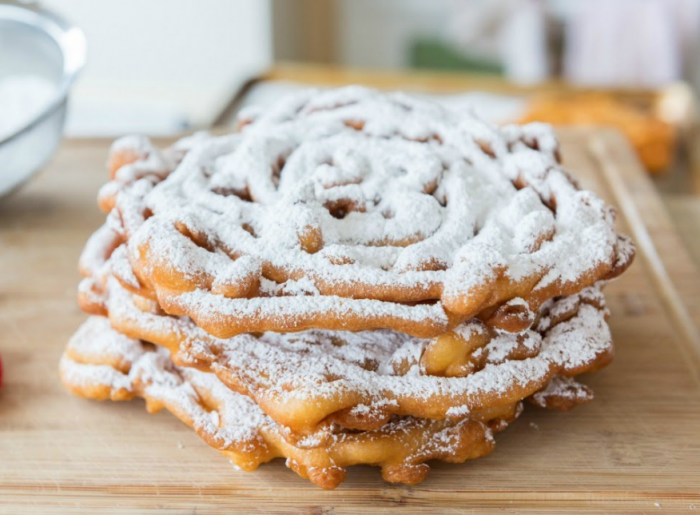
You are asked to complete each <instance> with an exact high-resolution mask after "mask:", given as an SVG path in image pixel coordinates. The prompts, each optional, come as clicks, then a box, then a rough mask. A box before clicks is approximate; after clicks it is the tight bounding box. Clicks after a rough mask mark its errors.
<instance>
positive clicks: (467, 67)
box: [410, 39, 503, 75]
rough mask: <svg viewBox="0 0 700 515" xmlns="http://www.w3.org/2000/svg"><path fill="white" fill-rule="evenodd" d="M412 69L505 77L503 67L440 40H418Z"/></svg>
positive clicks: (411, 58)
mask: <svg viewBox="0 0 700 515" xmlns="http://www.w3.org/2000/svg"><path fill="white" fill-rule="evenodd" d="M410 63H411V67H412V68H420V69H429V70H459V71H469V72H478V73H483V74H490V75H503V66H501V64H500V63H497V62H495V61H491V60H487V59H484V58H482V57H477V56H470V55H468V54H465V53H464V52H462V51H459V50H457V49H455V48H454V47H452V46H451V45H450V44H449V43H446V42H444V41H441V40H439V39H418V40H416V41H415V42H414V43H413V44H412V45H411V50H410Z"/></svg>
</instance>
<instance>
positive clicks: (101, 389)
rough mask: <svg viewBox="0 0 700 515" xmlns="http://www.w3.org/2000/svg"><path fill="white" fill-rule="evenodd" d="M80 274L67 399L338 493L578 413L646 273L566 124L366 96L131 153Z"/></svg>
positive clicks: (247, 118) (339, 95) (118, 160)
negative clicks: (80, 320)
mask: <svg viewBox="0 0 700 515" xmlns="http://www.w3.org/2000/svg"><path fill="white" fill-rule="evenodd" d="M109 168H110V173H111V180H110V181H109V182H108V183H107V184H106V185H105V186H104V187H103V188H102V190H101V191H100V195H99V203H100V206H101V208H102V209H103V210H104V211H105V212H107V213H108V214H107V221H106V223H105V225H104V226H103V227H102V228H100V229H99V230H98V231H97V232H96V233H95V234H94V235H93V236H92V237H91V238H90V240H89V242H88V243H87V245H86V248H85V250H84V252H83V255H82V257H81V261H80V269H81V272H82V273H83V274H84V276H85V278H84V280H83V281H82V283H81V285H80V290H79V301H80V305H81V307H82V308H83V309H84V310H85V311H86V312H88V313H89V314H91V315H92V316H91V317H90V318H89V319H88V321H87V322H86V323H85V324H84V325H83V326H82V327H81V328H80V329H79V330H78V331H77V333H76V334H75V336H74V337H73V338H72V339H71V341H70V342H69V344H68V347H67V348H66V351H65V353H64V356H63V358H62V361H61V375H62V379H63V382H64V384H65V385H66V387H67V388H68V389H70V390H71V391H72V392H74V393H76V394H77V395H80V396H84V397H88V398H93V399H112V400H127V399H132V398H134V397H141V398H143V399H145V400H146V403H147V407H148V409H149V410H150V411H155V410H159V409H161V408H166V409H167V410H169V411H171V412H172V413H173V414H175V415H176V416H177V417H178V418H180V419H181V420H183V421H184V422H185V423H186V424H188V425H189V426H191V427H192V428H193V429H194V430H195V431H196V432H197V433H198V434H199V435H200V436H201V437H202V438H203V439H204V440H205V441H206V442H207V443H208V444H209V445H211V446H212V447H214V448H215V449H217V450H219V451H220V452H221V453H222V454H224V455H225V456H227V457H228V458H229V459H230V460H231V461H232V462H233V463H234V464H235V465H237V466H238V467H240V468H242V469H244V470H252V469H255V468H256V467H257V466H258V465H260V464H261V463H264V462H267V461H269V460H271V459H273V458H278V457H279V458H286V463H287V466H288V467H289V468H291V469H292V470H294V471H295V472H296V473H297V474H299V475H300V476H302V477H304V478H308V479H309V480H311V481H312V482H313V483H315V484H316V485H318V486H320V487H322V488H334V487H336V486H338V485H339V484H340V483H341V482H342V481H343V480H344V479H345V475H346V468H347V467H349V466H351V465H358V464H369V465H376V466H378V467H380V468H381V472H382V476H383V477H384V479H385V480H387V481H390V482H402V483H407V484H414V483H418V482H419V481H421V480H423V479H424V478H425V476H426V474H427V473H428V472H429V466H428V464H427V462H428V461H430V460H443V461H447V462H451V463H461V462H464V461H466V460H468V459H472V458H478V457H481V456H484V455H486V454H488V453H489V452H491V450H492V449H493V447H494V438H493V434H494V433H496V432H499V431H502V430H504V429H505V428H506V427H507V426H508V424H510V423H511V422H513V421H514V420H515V419H516V418H517V417H518V415H519V414H520V412H521V411H522V404H523V400H528V401H530V402H531V403H533V404H536V405H538V406H541V407H545V408H551V409H559V410H568V409H570V408H572V407H573V406H575V405H576V404H579V403H582V402H588V401H590V400H591V399H592V397H593V394H592V392H591V391H590V389H589V388H587V387H586V386H584V385H581V384H579V383H577V382H576V381H575V380H574V377H575V376H577V375H579V374H581V373H584V372H591V371H594V370H597V369H599V368H601V367H602V366H604V365H606V364H607V363H609V362H610V360H611V358H612V353H613V351H612V343H611V337H610V331H609V329H608V326H607V323H606V318H607V315H608V313H607V310H606V308H605V300H604V298H603V295H602V294H601V291H600V288H601V286H602V285H603V284H604V283H605V282H606V281H608V280H610V279H612V278H614V277H616V276H618V275H619V274H620V273H622V272H623V271H624V270H625V269H626V268H627V267H628V266H629V264H630V262H631V261H632V258H633V255H634V248H633V246H632V244H631V243H630V241H629V240H628V239H626V238H624V237H622V236H620V235H618V234H617V233H616V232H615V230H614V224H613V212H612V210H611V208H610V207H609V206H607V205H605V204H604V203H603V202H602V201H601V200H600V199H599V198H598V197H596V196H595V195H594V194H593V193H591V192H589V191H585V190H582V189H580V188H579V187H578V186H577V184H576V181H575V180H574V179H573V178H572V177H571V176H570V175H569V174H568V173H567V172H566V171H565V170H564V169H563V168H562V167H561V166H560V164H559V155H558V149H557V141H556V139H555V137H554V136H553V134H552V132H551V130H550V129H549V128H547V127H545V126H542V125H537V124H532V125H526V126H510V127H505V128H500V129H499V128H496V127H493V126H490V125H488V124H486V123H484V122H482V121H480V120H478V119H476V118H475V117H474V116H472V115H471V114H469V113H465V112H459V113H458V112H450V111H447V110H445V109H444V108H442V107H440V106H438V105H435V104H432V103H428V102H425V101H419V100H416V99H415V98H411V97H409V96H405V95H401V94H383V93H379V92H376V91H372V90H366V89H362V88H356V87H353V88H344V89H339V90H334V91H326V92H319V91H308V92H304V93H302V94H300V95H296V96H293V97H291V98H288V99H284V100H282V101H280V102H279V103H278V104H277V105H275V106H273V107H272V108H271V109H269V110H267V111H264V112H257V111H250V110H249V111H247V112H244V113H243V114H242V115H241V122H240V128H239V130H238V131H237V132H236V133H235V134H231V135H226V136H219V137H213V136H208V135H195V136H192V137H189V138H186V139H184V140H181V141H179V142H177V143H176V144H175V145H173V146H171V147H169V148H167V149H164V150H159V149H157V148H154V147H153V146H152V144H151V143H150V142H149V141H148V140H147V139H145V138H139V137H128V138H123V139H121V140H119V141H117V142H116V143H115V144H114V146H113V148H112V151H111V155H110V157H109Z"/></svg>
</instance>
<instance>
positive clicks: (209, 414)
mask: <svg viewBox="0 0 700 515" xmlns="http://www.w3.org/2000/svg"><path fill="white" fill-rule="evenodd" d="M60 371H61V379H62V381H63V384H64V385H65V386H66V387H67V388H68V389H69V390H70V391H71V392H73V393H74V394H76V395H79V396H81V397H87V398H91V399H98V400H105V399H112V400H116V401H122V400H129V399H132V398H134V397H142V398H144V399H145V400H146V407H147V409H148V410H149V411H150V412H156V411H159V410H160V409H162V408H166V409H167V410H168V411H170V412H172V413H173V414H174V415H175V416H176V417H178V418H179V419H180V420H182V421H183V422H185V423H186V424H187V425H188V426H190V427H192V428H194V430H195V431H196V432H197V434H198V435H199V436H200V437H202V439H204V440H205V441H206V442H207V443H208V444H209V445H211V446H212V447H214V448H215V449H217V450H219V451H220V452H221V454H223V455H224V456H226V457H227V458H229V459H230V460H231V462H232V463H233V464H234V465H236V466H238V467H240V468H241V469H243V470H246V471H251V470H254V469H256V468H257V467H258V466H259V465H260V464H261V463H265V462H267V461H270V460H272V459H274V458H286V460H287V466H288V467H289V468H291V469H292V470H294V471H295V472H296V473H297V474H299V475H300V476H301V477H303V478H308V479H309V480H310V481H311V482H312V483H314V484H316V485H318V486H320V487H321V488H326V489H332V488H335V487H337V486H338V485H339V484H340V483H342V482H343V481H344V479H345V475H346V467H349V466H352V465H359V464H369V465H375V466H379V467H381V472H382V477H383V478H384V479H385V480H386V481H389V482H392V483H406V484H416V483H419V482H420V481H422V480H423V479H424V478H425V476H426V475H427V474H428V472H429V470H430V467H429V466H428V465H427V463H426V462H427V461H429V460H442V461H446V462H450V463H462V462H464V461H466V460H469V459H475V458H479V457H482V456H485V455H486V454H488V453H489V452H491V451H492V450H493V448H494V445H495V442H494V440H493V436H492V433H493V432H496V431H500V430H502V429H505V427H506V426H507V424H508V423H509V422H510V421H512V420H513V419H515V418H516V417H517V415H518V414H519V413H520V409H521V404H520V403H514V404H512V405H510V406H503V407H502V408H501V409H500V410H499V411H498V412H495V411H494V412H493V417H492V418H491V419H490V420H488V421H479V420H474V419H469V418H463V419H462V420H457V421H455V420H440V421H436V420H419V419H415V418H410V417H407V418H395V419H393V420H391V421H390V422H388V423H387V424H385V425H384V426H383V427H382V428H381V429H378V430H376V431H369V432H355V431H342V430H337V431H335V432H334V433H333V434H332V435H331V436H329V438H328V439H327V441H326V445H325V446H324V447H315V448H305V447H303V446H299V445H292V444H290V443H288V442H287V441H286V440H285V439H284V438H283V437H282V435H281V431H280V428H279V426H278V425H277V424H276V423H275V422H274V421H273V420H272V419H271V418H269V417H268V416H266V415H265V414H264V413H263V412H262V411H261V410H260V409H259V408H258V407H257V406H256V405H255V403H254V402H253V401H252V400H250V399H249V398H247V397H245V396H243V395H240V394H238V393H235V392H233V391H231V390H229V389H228V388H226V387H225V386H224V385H223V384H222V383H221V382H220V381H219V380H218V379H216V378H215V377H214V376H213V374H207V373H204V372H200V371H197V370H192V369H183V368H178V367H176V366H175V365H174V364H173V363H172V362H171V361H170V358H169V356H168V352H167V351H166V350H165V349H162V348H161V349H157V350H156V349H154V348H153V346H150V345H149V344H147V343H144V342H141V341H138V340H131V339H129V338H127V337H125V336H122V335H121V334H119V333H116V332H115V331H113V330H112V329H111V328H110V327H109V322H108V321H107V320H106V319H104V318H101V317H91V318H90V319H89V320H88V321H87V322H86V323H85V324H84V325H83V326H82V327H81V328H80V329H79V330H78V332H77V333H76V334H75V336H73V338H72V339H71V341H70V342H69V344H68V347H67V348H66V350H65V352H64V355H63V357H62V358H61V365H60Z"/></svg>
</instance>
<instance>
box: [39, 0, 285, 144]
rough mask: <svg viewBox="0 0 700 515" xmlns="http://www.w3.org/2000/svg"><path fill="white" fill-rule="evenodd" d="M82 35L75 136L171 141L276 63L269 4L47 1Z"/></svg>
mask: <svg viewBox="0 0 700 515" xmlns="http://www.w3.org/2000/svg"><path fill="white" fill-rule="evenodd" d="M45 3H46V4H47V5H48V6H49V7H51V8H53V9H55V10H56V11H58V12H60V13H61V14H63V15H64V16H65V17H66V18H68V19H69V20H70V21H72V22H73V23H75V24H76V25H78V26H80V27H81V28H82V29H83V30H84V31H85V33H86V35H87V40H88V66H87V68H86V70H85V73H84V74H83V76H82V78H81V79H80V81H79V83H78V85H77V87H76V91H75V95H74V102H73V109H72V113H71V117H70V121H69V127H68V130H69V132H72V133H74V134H75V133H81V134H85V133H91V134H99V133H105V134H115V133H120V132H130V131H133V130H141V131H142V132H160V133H163V132H171V131H173V130H177V129H178V125H182V124H193V125H203V124H206V123H208V122H210V121H211V118H212V117H213V116H215V114H216V113H217V112H218V109H220V108H221V107H222V106H223V105H224V104H225V102H226V100H228V98H229V97H230V95H231V94H232V93H233V91H235V89H236V88H237V87H238V85H240V83H241V82H242V81H243V80H245V78H247V77H249V76H250V75H251V74H253V73H256V72H259V71H260V70H262V69H264V68H265V67H267V66H268V65H269V63H270V62H271V53H272V48H271V37H270V35H271V32H270V30H271V29H270V6H269V0H46V1H45Z"/></svg>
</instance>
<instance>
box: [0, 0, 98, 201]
mask: <svg viewBox="0 0 700 515" xmlns="http://www.w3.org/2000/svg"><path fill="white" fill-rule="evenodd" d="M84 64H85V35H84V34H83V32H82V31H81V30H80V29H78V28H77V27H74V26H72V25H71V24H70V23H68V22H67V21H65V20H64V19H63V18H61V17H59V16H58V15H56V14H55V13H53V12H51V11H49V10H47V9H45V8H43V7H41V6H39V5H38V4H37V3H35V2H21V1H15V0H0V81H2V80H3V79H6V78H7V77H10V76H16V75H33V76H38V77H42V78H44V79H47V80H49V81H50V82H51V83H52V84H53V85H54V87H55V92H54V94H53V97H52V99H51V100H50V101H49V102H48V103H47V104H46V106H45V107H44V108H43V110H41V111H40V112H39V113H37V114H35V115H34V116H33V117H32V118H31V119H28V120H27V121H26V122H25V123H24V124H23V125H21V126H20V127H18V128H17V129H16V130H15V131H14V132H12V133H11V134H9V135H6V136H4V137H2V136H0V137H2V139H0V196H2V195H6V194H8V193H10V192H12V191H14V190H15V189H17V188H18V187H19V186H21V185H22V184H23V183H24V182H26V181H27V180H28V179H29V178H30V177H31V176H32V175H34V174H35V173H36V172H37V171H39V170H40V169H41V168H42V167H43V166H44V165H45V164H46V163H47V162H48V161H49V159H50V158H51V157H52V156H53V154H54V152H55V151H56V148H57V146H58V144H59V142H60V140H61V136H62V133H63V125H64V121H65V116H66V106H67V103H68V94H69V92H70V88H71V86H72V84H73V82H74V80H75V78H76V76H77V74H78V72H79V71H80V70H81V69H82V67H83V65H84ZM0 116H2V113H0Z"/></svg>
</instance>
